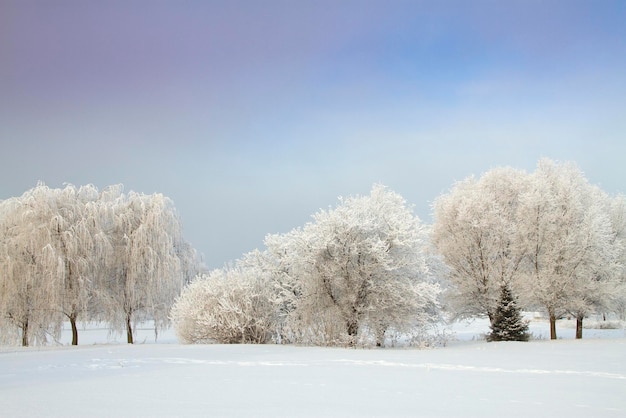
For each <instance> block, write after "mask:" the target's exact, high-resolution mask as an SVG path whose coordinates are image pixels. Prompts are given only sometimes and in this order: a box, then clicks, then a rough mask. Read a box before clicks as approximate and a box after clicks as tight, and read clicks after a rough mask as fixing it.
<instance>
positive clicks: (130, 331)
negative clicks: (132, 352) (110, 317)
mask: <svg viewBox="0 0 626 418" xmlns="http://www.w3.org/2000/svg"><path fill="white" fill-rule="evenodd" d="M130 316H131V314H130V313H128V314H127V315H126V342H128V344H133V327H132V324H131V321H130Z"/></svg>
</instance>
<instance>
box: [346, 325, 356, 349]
mask: <svg viewBox="0 0 626 418" xmlns="http://www.w3.org/2000/svg"><path fill="white" fill-rule="evenodd" d="M346 325H347V331H348V336H349V337H350V346H352V347H356V336H357V334H358V333H359V321H358V320H357V319H354V318H353V319H349V320H348V323H347V324H346Z"/></svg>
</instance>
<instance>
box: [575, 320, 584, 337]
mask: <svg viewBox="0 0 626 418" xmlns="http://www.w3.org/2000/svg"><path fill="white" fill-rule="evenodd" d="M582 338H583V316H582V315H578V316H576V339H577V340H580V339H582Z"/></svg>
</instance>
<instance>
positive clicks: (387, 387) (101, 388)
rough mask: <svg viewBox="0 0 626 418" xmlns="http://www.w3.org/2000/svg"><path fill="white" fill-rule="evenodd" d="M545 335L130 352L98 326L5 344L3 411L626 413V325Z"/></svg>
mask: <svg viewBox="0 0 626 418" xmlns="http://www.w3.org/2000/svg"><path fill="white" fill-rule="evenodd" d="M547 329H548V328H547V324H546V323H545V322H543V321H534V322H533V323H532V324H531V330H532V332H533V333H534V335H535V336H536V337H539V338H546V339H539V340H536V341H532V342H528V343H486V342H484V341H483V340H481V339H480V334H481V333H484V332H487V331H488V328H487V325H486V323H485V322H484V321H476V322H474V323H471V324H457V325H456V326H455V327H454V332H455V335H456V337H457V340H456V341H452V342H450V343H449V344H448V345H447V346H446V347H443V348H436V349H421V350H418V349H410V348H396V349H389V348H386V349H358V350H355V349H341V348H310V347H294V346H278V345H245V346H241V345H201V346H198V345H194V346H184V345H179V344H177V342H176V338H175V336H174V334H173V333H171V332H168V333H165V334H164V335H162V336H160V337H159V343H157V344H155V343H154V334H153V333H152V332H151V331H148V330H144V331H140V335H139V338H138V339H137V340H138V341H139V342H140V343H139V344H136V345H132V346H129V345H126V344H123V336H121V335H120V336H108V335H107V333H106V332H103V331H102V330H97V329H89V330H83V331H82V332H81V334H80V338H81V340H80V342H81V344H83V345H81V346H79V347H69V346H53V347H46V348H27V349H23V348H16V347H3V348H1V349H0V416H6V417H36V416H63V417H87V416H89V417H94V416H95V417H97V416H111V417H121V416H132V417H140V416H144V417H154V416H181V417H193V416H202V417H206V416H273V417H274V416H423V417H430V416H434V417H441V416H444V417H460V416H462V417H472V416H476V417H490V416H492V417H505V416H506V417H514V416H521V417H530V416H532V417H568V418H572V417H624V416H626V335H625V331H624V329H623V328H622V329H613V330H596V329H593V330H592V329H586V330H585V339H584V340H581V341H575V340H573V339H572V338H573V335H574V330H573V327H572V326H571V323H567V322H560V323H559V329H558V331H559V333H560V336H561V337H563V339H560V340H557V341H549V340H547V336H548V334H547ZM142 342H143V343H142ZM94 343H97V344H94Z"/></svg>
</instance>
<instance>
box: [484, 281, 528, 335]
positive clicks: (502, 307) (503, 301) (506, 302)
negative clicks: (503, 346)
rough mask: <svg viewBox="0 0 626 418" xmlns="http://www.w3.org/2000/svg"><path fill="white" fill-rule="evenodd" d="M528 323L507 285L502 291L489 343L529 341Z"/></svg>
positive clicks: (503, 286)
mask: <svg viewBox="0 0 626 418" xmlns="http://www.w3.org/2000/svg"><path fill="white" fill-rule="evenodd" d="M529 337H530V335H529V334H528V322H527V321H525V320H524V318H523V317H522V313H521V312H520V310H519V308H518V307H517V300H516V299H515V297H514V296H513V294H512V293H511V289H510V288H509V286H508V285H507V284H506V283H505V284H503V285H502V289H501V291H500V298H499V300H498V305H497V306H496V310H495V312H494V315H493V322H492V323H491V333H490V334H489V335H488V337H487V339H488V341H528V338H529Z"/></svg>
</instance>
